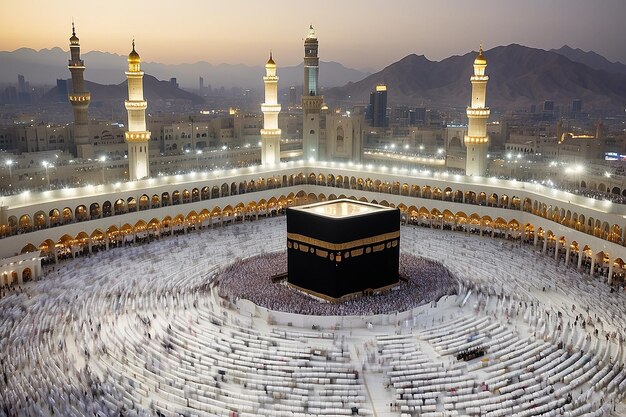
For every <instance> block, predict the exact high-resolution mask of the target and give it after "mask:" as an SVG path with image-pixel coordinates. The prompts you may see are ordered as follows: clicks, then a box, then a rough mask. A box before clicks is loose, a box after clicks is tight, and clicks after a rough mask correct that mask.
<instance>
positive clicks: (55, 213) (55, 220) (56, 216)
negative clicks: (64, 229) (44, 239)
mask: <svg viewBox="0 0 626 417" xmlns="http://www.w3.org/2000/svg"><path fill="white" fill-rule="evenodd" d="M48 218H49V219H50V226H51V227H54V226H58V225H59V224H61V212H60V211H59V210H58V209H52V210H50V213H48Z"/></svg>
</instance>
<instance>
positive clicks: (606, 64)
mask: <svg viewBox="0 0 626 417" xmlns="http://www.w3.org/2000/svg"><path fill="white" fill-rule="evenodd" d="M550 51H552V52H556V53H557V54H560V55H563V56H565V57H567V58H569V60H570V61H574V62H580V63H581V64H585V65H587V66H588V67H591V68H594V69H600V70H605V71H607V72H613V73H616V74H626V65H624V64H622V63H621V62H611V61H609V60H608V59H606V58H605V57H603V56H602V55H600V54H597V53H595V52H593V51H583V50H582V49H580V48H572V47H571V46H568V45H563V46H562V47H560V48H559V49H551V50H550Z"/></svg>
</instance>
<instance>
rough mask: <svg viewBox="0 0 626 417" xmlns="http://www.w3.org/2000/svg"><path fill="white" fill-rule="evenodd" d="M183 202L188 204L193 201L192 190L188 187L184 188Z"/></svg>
mask: <svg viewBox="0 0 626 417" xmlns="http://www.w3.org/2000/svg"><path fill="white" fill-rule="evenodd" d="M182 197H183V204H188V203H190V202H191V192H190V191H189V190H187V189H184V190H183V195H182Z"/></svg>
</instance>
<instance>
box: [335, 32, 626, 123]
mask: <svg viewBox="0 0 626 417" xmlns="http://www.w3.org/2000/svg"><path fill="white" fill-rule="evenodd" d="M484 55H485V57H486V59H487V64H488V65H487V75H489V84H488V86H487V104H488V105H489V106H491V107H500V108H506V109H511V108H522V107H525V106H529V105H531V104H538V103H541V102H543V101H544V100H553V101H555V102H557V103H564V104H570V103H571V102H572V100H573V99H581V100H582V102H583V108H584V110H589V109H591V108H605V109H606V108H611V109H622V111H623V109H624V106H626V75H625V74H623V73H621V72H608V71H607V70H605V69H595V68H592V67H590V66H589V65H587V64H584V63H581V62H574V61H572V60H571V59H570V58H568V57H566V56H564V55H563V54H561V53H557V52H555V51H545V50H543V49H536V48H529V47H526V46H522V45H517V44H512V45H507V46H498V47H496V48H493V49H491V50H489V51H485V52H484ZM596 55H597V54H596ZM578 56H579V58H578V59H583V58H585V59H589V62H592V61H593V62H595V61H601V60H600V59H599V58H598V57H600V56H599V55H598V56H597V57H596V56H594V55H589V54H587V55H585V54H584V53H583V54H582V55H581V54H579V55H578ZM475 57H476V52H470V53H467V54H465V55H462V56H452V57H449V58H446V59H444V60H442V61H430V60H429V59H427V58H426V57H424V56H423V55H415V54H413V55H409V56H406V57H405V58H403V59H401V60H400V61H398V62H395V63H393V64H391V65H389V66H387V67H386V68H384V69H383V70H381V71H379V72H377V73H375V74H372V75H370V76H368V77H366V78H364V79H363V80H361V81H358V82H353V83H348V84H347V85H345V86H342V87H335V88H331V89H327V90H326V91H325V93H324V94H325V100H326V101H327V102H328V103H330V104H334V103H337V102H353V103H357V102H360V103H366V102H368V101H369V94H370V92H371V91H373V90H374V88H375V86H376V85H378V84H386V85H387V91H388V101H389V103H390V104H391V105H398V104H408V105H416V104H419V103H422V104H424V105H440V106H442V105H443V106H454V107H464V106H467V104H468V103H469V101H470V93H471V84H470V81H469V79H470V76H471V75H472V73H473V68H472V63H473V61H474V58H475ZM600 58H602V57H600ZM602 59H604V58H602ZM607 62H608V61H607ZM597 65H598V66H599V65H601V62H600V63H598V64H597ZM619 66H623V65H622V64H619V63H617V64H615V68H618V69H619V68H620V67H619Z"/></svg>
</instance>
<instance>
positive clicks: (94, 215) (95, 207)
mask: <svg viewBox="0 0 626 417" xmlns="http://www.w3.org/2000/svg"><path fill="white" fill-rule="evenodd" d="M101 217H102V212H101V210H100V204H98V203H91V205H90V206H89V218H90V219H91V220H95V219H99V218H101Z"/></svg>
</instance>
